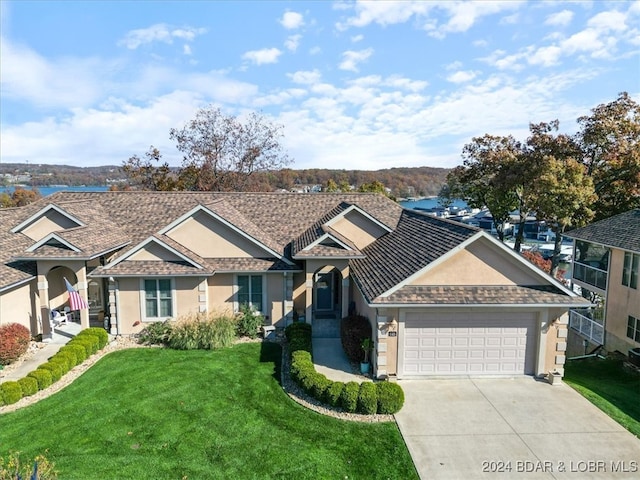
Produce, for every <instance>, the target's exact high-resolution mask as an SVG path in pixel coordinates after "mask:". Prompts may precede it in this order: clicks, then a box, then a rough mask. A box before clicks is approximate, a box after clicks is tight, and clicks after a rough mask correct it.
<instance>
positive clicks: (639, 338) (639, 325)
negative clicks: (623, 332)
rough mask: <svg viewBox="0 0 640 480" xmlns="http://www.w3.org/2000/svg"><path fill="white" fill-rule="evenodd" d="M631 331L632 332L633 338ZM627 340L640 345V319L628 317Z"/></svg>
mask: <svg viewBox="0 0 640 480" xmlns="http://www.w3.org/2000/svg"><path fill="white" fill-rule="evenodd" d="M632 325H633V326H632ZM629 331H631V334H632V335H631V336H630V335H629ZM627 338H628V339H630V340H631V341H632V342H636V343H640V317H634V316H633V315H629V316H628V317H627Z"/></svg>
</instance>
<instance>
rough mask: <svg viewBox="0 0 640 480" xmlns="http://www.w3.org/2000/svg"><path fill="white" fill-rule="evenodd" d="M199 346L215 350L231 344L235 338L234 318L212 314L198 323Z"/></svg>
mask: <svg viewBox="0 0 640 480" xmlns="http://www.w3.org/2000/svg"><path fill="white" fill-rule="evenodd" d="M198 334H199V339H200V345H199V348H202V349H205V350H215V349H217V348H226V347H229V346H231V345H232V344H233V341H234V340H235V338H236V320H235V318H233V317H232V316H229V315H220V316H213V315H210V316H209V318H208V319H207V320H205V321H204V322H201V323H200V325H199V330H198Z"/></svg>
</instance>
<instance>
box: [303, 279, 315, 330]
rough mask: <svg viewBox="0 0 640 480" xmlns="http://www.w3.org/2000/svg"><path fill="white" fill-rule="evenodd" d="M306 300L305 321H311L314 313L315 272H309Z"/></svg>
mask: <svg viewBox="0 0 640 480" xmlns="http://www.w3.org/2000/svg"><path fill="white" fill-rule="evenodd" d="M305 302H306V308H305V310H304V314H305V321H306V322H307V323H311V315H313V272H307V283H306V294H305Z"/></svg>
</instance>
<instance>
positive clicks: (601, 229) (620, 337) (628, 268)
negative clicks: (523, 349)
mask: <svg viewBox="0 0 640 480" xmlns="http://www.w3.org/2000/svg"><path fill="white" fill-rule="evenodd" d="M565 236H567V237H570V238H572V239H573V240H574V251H575V254H574V258H573V265H572V271H573V274H572V282H573V284H574V285H576V286H578V287H580V289H581V291H582V294H583V296H584V297H586V298H590V299H591V301H592V302H593V303H594V304H595V305H596V306H595V307H594V308H588V309H577V310H572V311H571V313H570V325H571V337H572V339H574V342H572V343H577V344H578V345H577V347H576V349H575V350H576V351H575V353H578V354H580V353H584V351H585V350H586V351H590V350H592V349H593V348H594V347H596V346H599V345H602V346H604V349H605V350H606V351H609V352H614V351H616V350H617V351H620V352H622V353H625V354H626V353H627V351H628V350H629V349H631V348H637V347H640V285H639V283H640V282H639V281H638V273H639V270H640V209H635V210H631V211H628V212H626V213H621V214H619V215H616V216H613V217H610V218H607V219H604V220H600V221H599V222H595V223H592V224H591V225H588V226H586V227H583V228H578V229H575V230H571V231H570V232H567V233H566V234H565ZM583 341H586V344H583ZM583 345H584V347H583Z"/></svg>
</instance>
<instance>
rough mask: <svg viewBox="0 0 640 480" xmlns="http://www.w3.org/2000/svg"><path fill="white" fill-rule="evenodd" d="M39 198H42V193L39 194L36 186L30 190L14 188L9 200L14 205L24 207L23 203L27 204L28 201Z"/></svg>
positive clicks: (31, 201)
mask: <svg viewBox="0 0 640 480" xmlns="http://www.w3.org/2000/svg"><path fill="white" fill-rule="evenodd" d="M40 198H42V195H40V192H39V191H38V189H36V188H33V189H30V190H27V189H25V188H16V189H15V190H14V191H13V193H12V194H11V200H12V201H13V206H15V207H24V206H25V205H29V204H30V203H33V202H35V201H36V200H39V199H40Z"/></svg>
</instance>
